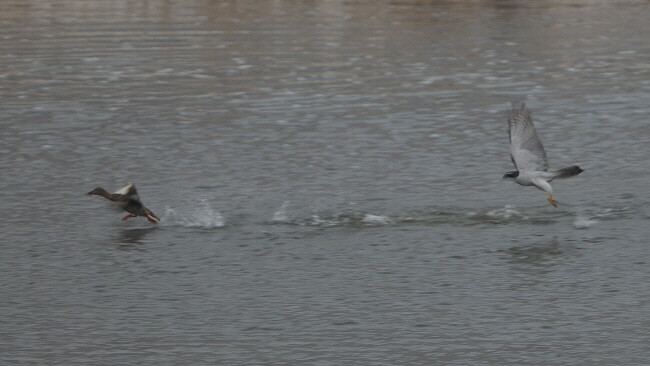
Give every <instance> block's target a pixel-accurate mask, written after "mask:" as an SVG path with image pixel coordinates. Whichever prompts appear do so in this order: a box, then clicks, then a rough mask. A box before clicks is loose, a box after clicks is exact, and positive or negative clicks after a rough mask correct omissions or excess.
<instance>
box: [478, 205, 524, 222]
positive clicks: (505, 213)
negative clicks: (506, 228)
mask: <svg viewBox="0 0 650 366" xmlns="http://www.w3.org/2000/svg"><path fill="white" fill-rule="evenodd" d="M486 215H487V216H488V217H491V218H494V219H510V218H524V219H525V218H526V216H524V215H523V214H522V213H521V212H519V211H518V210H516V209H515V206H511V205H505V207H504V208H498V209H496V210H492V211H489V212H488V213H487V214H486Z"/></svg>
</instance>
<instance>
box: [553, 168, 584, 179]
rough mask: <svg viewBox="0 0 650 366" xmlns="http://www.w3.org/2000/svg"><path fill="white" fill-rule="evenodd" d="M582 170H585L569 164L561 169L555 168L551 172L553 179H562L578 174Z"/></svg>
mask: <svg viewBox="0 0 650 366" xmlns="http://www.w3.org/2000/svg"><path fill="white" fill-rule="evenodd" d="M584 171H585V170H584V169H582V168H580V167H579V166H577V165H573V166H569V167H566V168H562V169H559V170H555V171H553V172H552V173H553V179H556V178H557V179H564V178H570V177H573V176H575V175H578V174H580V173H582V172H584Z"/></svg>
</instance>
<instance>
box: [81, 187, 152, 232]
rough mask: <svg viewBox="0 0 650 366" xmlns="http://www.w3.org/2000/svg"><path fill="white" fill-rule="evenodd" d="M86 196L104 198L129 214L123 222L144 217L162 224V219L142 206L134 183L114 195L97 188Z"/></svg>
mask: <svg viewBox="0 0 650 366" xmlns="http://www.w3.org/2000/svg"><path fill="white" fill-rule="evenodd" d="M86 195H88V196H95V195H96V196H102V197H104V198H106V199H107V200H109V201H112V202H113V203H115V204H116V205H118V206H119V207H120V208H122V209H123V210H124V211H126V212H128V213H129V214H128V215H126V216H124V217H123V218H122V221H124V220H128V219H129V218H131V217H136V216H144V217H146V218H147V220H149V222H151V223H154V224H157V223H159V222H160V219H159V218H158V217H156V215H154V214H153V212H151V210H149V209H148V208H146V207H145V206H144V205H143V204H142V202H141V201H140V197H139V196H138V191H136V190H135V186H134V185H133V183H129V184H127V185H126V186H124V187H122V188H120V189H119V190H117V191H115V192H114V193H108V192H107V191H106V190H105V189H104V188H102V187H97V188H95V189H93V190H92V191H90V192H88V193H86Z"/></svg>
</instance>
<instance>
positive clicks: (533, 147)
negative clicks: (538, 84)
mask: <svg viewBox="0 0 650 366" xmlns="http://www.w3.org/2000/svg"><path fill="white" fill-rule="evenodd" d="M508 135H510V158H511V159H512V163H513V164H515V169H517V170H515V171H511V172H507V173H506V174H505V175H504V176H503V179H509V180H513V181H515V182H516V183H518V184H521V185H522V186H535V187H537V188H538V189H540V190H542V191H545V192H546V199H547V200H548V202H550V204H552V205H553V206H555V207H557V201H556V200H554V199H553V189H552V188H551V185H550V182H551V181H552V180H553V179H560V178H570V177H573V176H575V175H578V174H580V173H582V172H583V171H584V170H583V169H582V168H580V167H579V166H577V165H573V166H570V167H566V168H562V169H560V170H553V171H549V166H548V160H547V159H546V152H545V151H544V146H542V141H541V140H540V139H539V136H537V130H535V126H534V125H533V119H532V118H531V116H530V111H529V110H528V109H527V108H526V105H525V104H524V103H523V102H522V103H517V102H513V103H512V110H511V111H510V113H509V115H508Z"/></svg>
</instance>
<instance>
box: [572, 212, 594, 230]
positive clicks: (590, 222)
mask: <svg viewBox="0 0 650 366" xmlns="http://www.w3.org/2000/svg"><path fill="white" fill-rule="evenodd" d="M599 222H600V221H598V220H596V219H592V218H589V217H588V216H583V215H578V216H577V217H576V219H575V220H574V221H573V227H575V228H576V229H586V228H588V227H592V226H594V225H596V224H597V223H599Z"/></svg>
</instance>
